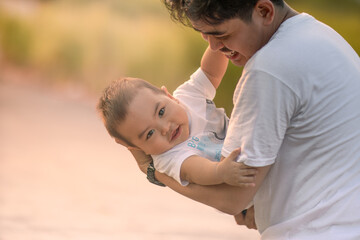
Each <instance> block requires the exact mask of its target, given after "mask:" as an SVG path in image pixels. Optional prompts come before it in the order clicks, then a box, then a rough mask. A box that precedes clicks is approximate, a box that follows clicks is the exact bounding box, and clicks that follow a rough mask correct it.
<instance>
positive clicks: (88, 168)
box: [0, 81, 260, 240]
mask: <svg viewBox="0 0 360 240" xmlns="http://www.w3.org/2000/svg"><path fill="white" fill-rule="evenodd" d="M64 239H66V240H72V239H76V240H93V239H97V240H110V239H117V240H118V239H121V240H123V239H124V240H135V239H148V240H152V239H154V240H155V239H156V240H162V239H164V240H201V239H204V240H205V239H206V240H215V239H224V240H225V239H226V240H233V239H246V240H258V239H260V237H259V234H258V233H257V232H256V231H254V230H248V229H246V228H244V227H240V226H237V225H236V224H235V222H234V220H233V218H232V217H231V216H228V215H226V214H223V213H220V212H218V211H217V210H214V209H212V208H210V207H207V206H205V205H202V204H200V203H197V202H194V201H191V200H189V199H187V198H185V197H183V196H181V195H179V194H177V193H175V192H173V191H171V190H170V189H168V188H160V187H156V186H153V185H151V184H150V183H148V182H147V180H146V179H145V175H143V174H142V173H141V172H140V171H139V170H138V168H137V166H136V163H135V160H133V159H132V157H131V155H130V154H129V153H128V152H127V151H126V149H124V148H122V147H121V146H119V145H117V144H115V143H114V142H113V141H112V140H111V138H110V137H109V136H108V135H107V133H106V132H105V129H104V128H103V126H102V123H101V122H100V120H99V118H98V117H97V114H96V112H95V101H94V100H91V99H90V100H89V99H85V98H83V97H81V96H78V95H76V94H74V92H73V93H72V94H64V93H63V92H58V91H54V90H49V89H46V88H43V87H36V86H34V85H31V84H18V83H10V82H5V81H0V240H64Z"/></svg>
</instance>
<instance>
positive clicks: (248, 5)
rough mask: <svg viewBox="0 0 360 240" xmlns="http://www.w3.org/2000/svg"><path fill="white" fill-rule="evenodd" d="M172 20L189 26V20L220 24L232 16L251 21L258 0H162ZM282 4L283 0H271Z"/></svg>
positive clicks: (276, 3)
mask: <svg viewBox="0 0 360 240" xmlns="http://www.w3.org/2000/svg"><path fill="white" fill-rule="evenodd" d="M162 2H163V3H164V4H165V6H166V8H167V9H168V10H169V13H170V16H171V18H172V19H173V20H174V21H178V22H180V23H182V24H184V25H186V26H191V24H190V22H189V20H192V21H199V20H201V21H203V22H204V23H207V24H213V25H217V24H221V23H223V22H224V21H226V20H229V19H232V18H236V17H237V18H240V19H242V20H243V21H245V22H250V21H251V15H252V11H253V9H254V7H255V5H256V3H257V2H258V0H162ZM271 2H272V3H273V4H274V5H277V6H281V7H283V6H284V1H283V0H271Z"/></svg>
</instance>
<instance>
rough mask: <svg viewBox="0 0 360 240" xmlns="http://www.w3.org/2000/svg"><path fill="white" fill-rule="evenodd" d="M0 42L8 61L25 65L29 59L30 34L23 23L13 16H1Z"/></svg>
mask: <svg viewBox="0 0 360 240" xmlns="http://www.w3.org/2000/svg"><path fill="white" fill-rule="evenodd" d="M0 44H1V49H2V50H3V55H4V58H5V59H7V60H8V61H10V62H12V63H14V64H19V65H26V64H27V63H28V62H29V61H30V59H29V58H30V53H31V50H32V49H31V45H32V34H31V31H30V30H29V28H28V26H27V25H26V24H25V23H23V22H21V21H18V20H16V19H13V18H9V19H5V18H1V20H0Z"/></svg>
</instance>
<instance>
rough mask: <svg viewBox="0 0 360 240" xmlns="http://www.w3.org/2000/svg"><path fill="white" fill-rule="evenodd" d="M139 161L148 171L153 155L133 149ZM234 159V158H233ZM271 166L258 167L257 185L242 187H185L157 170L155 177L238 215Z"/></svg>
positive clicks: (201, 201) (189, 194) (175, 189)
mask: <svg viewBox="0 0 360 240" xmlns="http://www.w3.org/2000/svg"><path fill="white" fill-rule="evenodd" d="M131 153H132V154H133V155H134V157H135V160H136V161H137V163H138V165H139V168H140V169H141V171H142V172H144V173H146V168H147V166H148V164H149V163H150V162H151V157H149V156H148V155H145V153H143V152H141V151H137V150H133V151H131ZM235 157H237V155H229V157H228V158H235ZM231 160H233V161H234V159H231ZM270 167H271V166H266V167H261V168H256V169H257V174H256V178H255V187H251V188H240V187H234V186H230V185H227V184H220V185H210V186H203V185H197V184H189V185H188V186H186V187H184V186H181V185H180V184H179V183H178V182H177V181H176V180H174V179H173V178H171V177H169V176H167V175H166V174H163V173H159V172H158V171H156V172H155V177H156V179H157V180H159V181H160V182H162V183H164V184H165V185H166V186H168V187H170V188H171V189H172V190H174V191H176V192H178V193H180V194H181V195H184V196H185V197H188V198H190V199H192V200H195V201H197V202H200V203H203V204H206V205H208V206H210V207H214V208H216V209H218V210H220V211H222V212H225V213H228V214H231V215H237V214H240V213H241V211H242V210H244V209H245V208H246V207H247V206H248V204H249V203H250V202H251V201H252V199H253V198H254V195H255V193H256V191H257V190H258V189H259V187H260V186H261V183H262V182H263V180H264V178H265V176H266V175H267V173H268V171H269V169H270Z"/></svg>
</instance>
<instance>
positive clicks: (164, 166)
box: [152, 143, 194, 186]
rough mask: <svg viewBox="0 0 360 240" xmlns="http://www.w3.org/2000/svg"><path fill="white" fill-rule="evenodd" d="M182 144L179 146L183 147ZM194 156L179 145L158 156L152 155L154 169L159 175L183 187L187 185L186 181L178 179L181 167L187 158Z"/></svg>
mask: <svg viewBox="0 0 360 240" xmlns="http://www.w3.org/2000/svg"><path fill="white" fill-rule="evenodd" d="M183 144H184V143H182V144H180V145H183ZM192 155H194V153H193V152H191V151H185V150H184V147H180V146H179V145H177V146H175V147H174V148H172V149H170V150H169V151H167V152H165V153H162V154H160V155H152V158H153V160H154V167H155V169H156V170H158V171H159V172H161V173H165V174H166V175H168V176H169V177H172V178H173V179H175V180H176V181H177V182H178V183H180V184H181V185H183V186H187V185H188V184H189V182H188V181H182V180H181V178H180V171H181V165H182V163H183V162H184V161H185V159H187V158H188V157H190V156H192Z"/></svg>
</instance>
